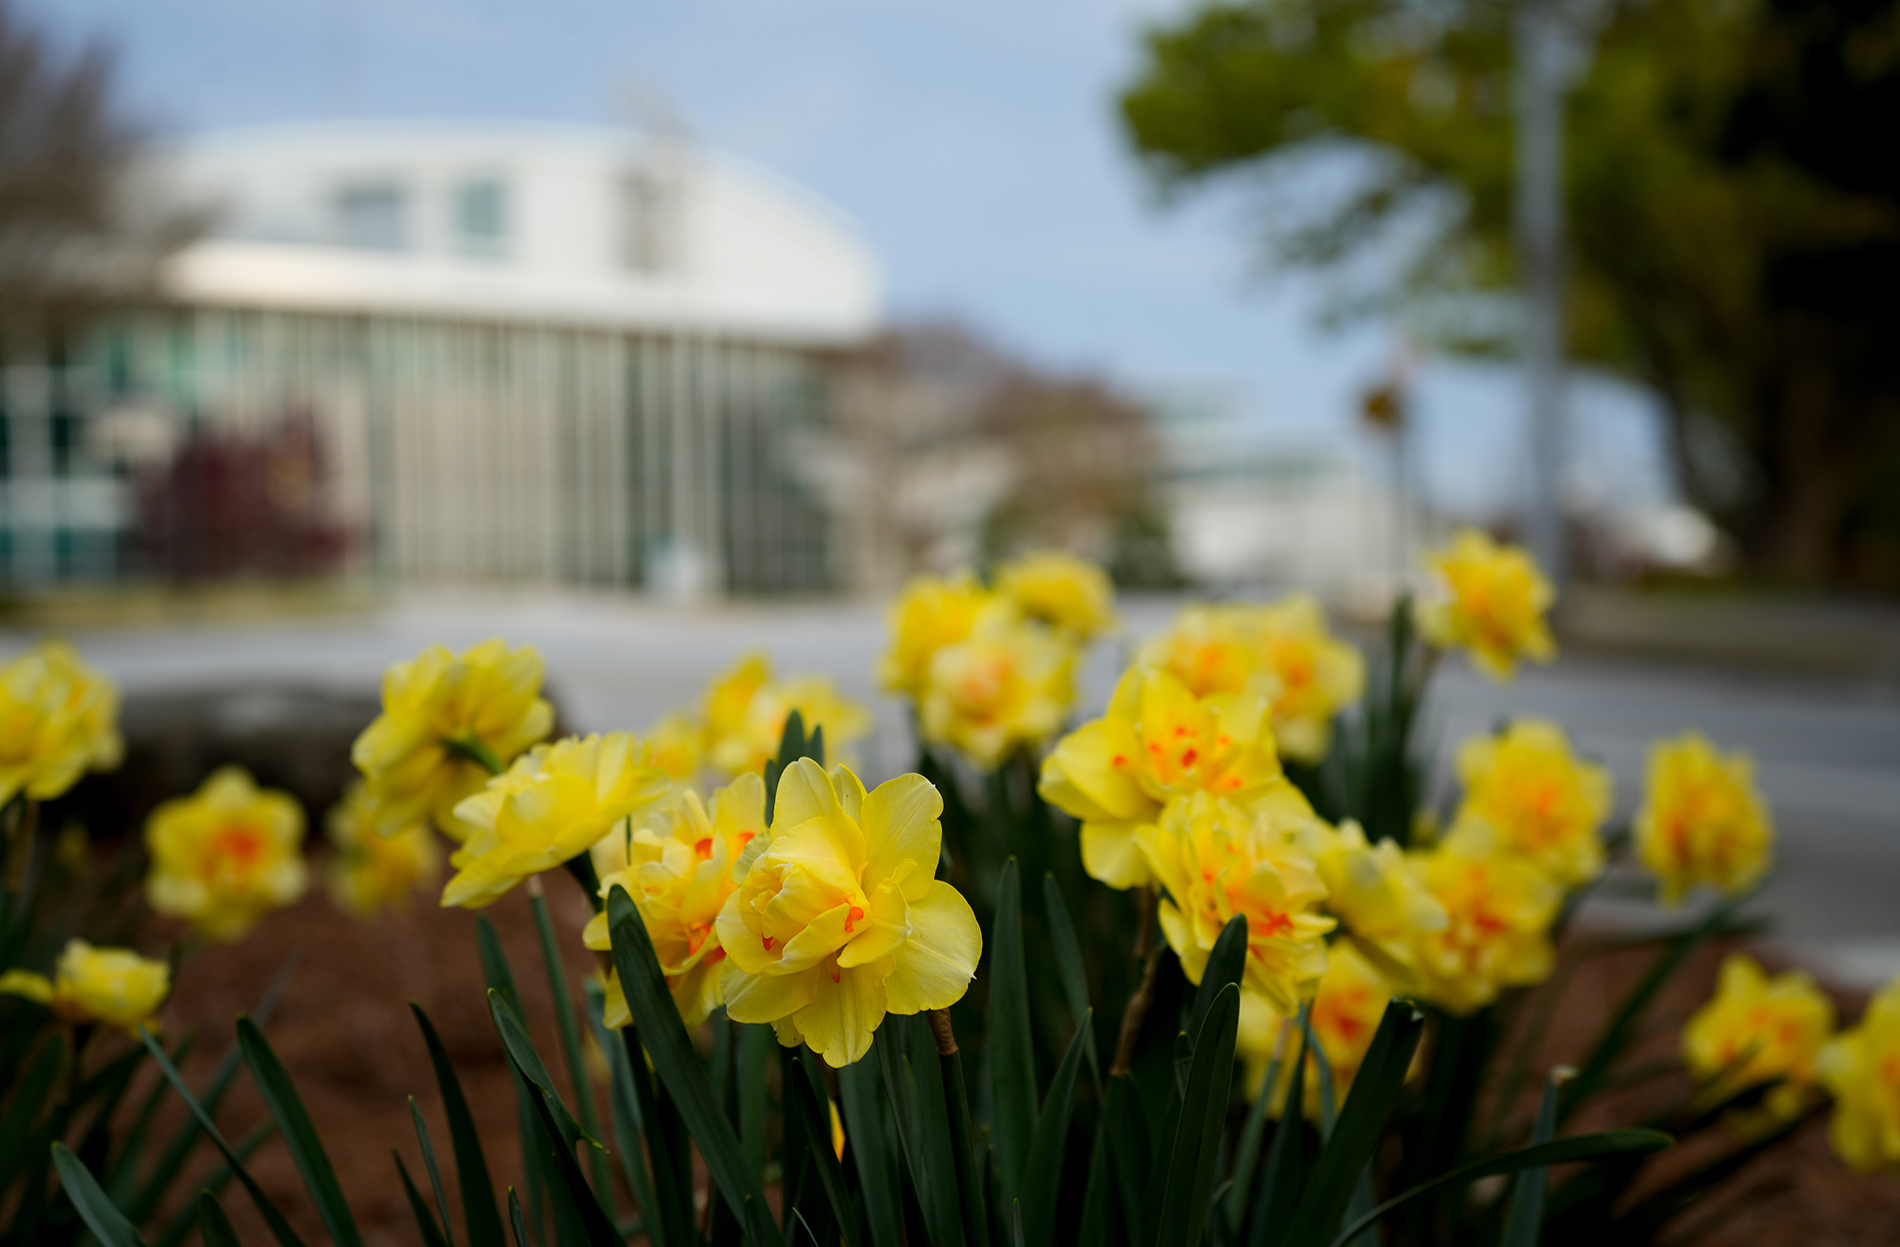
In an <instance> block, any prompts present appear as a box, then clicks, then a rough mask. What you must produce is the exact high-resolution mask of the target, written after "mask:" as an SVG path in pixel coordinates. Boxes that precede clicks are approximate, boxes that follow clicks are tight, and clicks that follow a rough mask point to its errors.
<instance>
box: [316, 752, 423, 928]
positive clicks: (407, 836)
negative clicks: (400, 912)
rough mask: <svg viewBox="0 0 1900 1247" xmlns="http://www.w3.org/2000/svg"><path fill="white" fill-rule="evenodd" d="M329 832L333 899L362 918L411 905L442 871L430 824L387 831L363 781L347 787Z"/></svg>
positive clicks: (328, 876) (327, 827) (329, 822)
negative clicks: (418, 893) (388, 832)
mask: <svg viewBox="0 0 1900 1247" xmlns="http://www.w3.org/2000/svg"><path fill="white" fill-rule="evenodd" d="M324 834H325V835H326V836H327V837H328V839H329V841H330V848H331V855H330V862H329V866H328V869H327V872H326V876H325V882H326V883H327V884H328V886H329V891H330V899H331V900H333V901H335V902H336V904H337V907H338V908H339V909H342V910H343V911H344V912H345V913H349V914H353V915H355V916H356V917H358V918H370V917H374V916H375V915H376V914H378V913H380V912H381V911H383V910H385V909H407V908H408V907H409V905H410V902H411V901H412V900H413V899H414V897H415V893H416V891H417V890H418V889H420V888H426V887H428V886H430V885H431V884H433V883H434V882H435V880H436V879H437V878H438V877H440V875H441V872H442V850H441V847H440V846H439V845H438V844H437V842H436V839H435V833H434V832H432V831H431V830H430V829H429V827H428V825H427V824H426V823H412V824H410V825H409V826H407V827H405V828H403V829H402V830H401V831H398V832H397V833H395V834H394V835H389V836H386V835H384V834H383V833H382V830H381V827H380V816H379V811H378V810H377V807H376V802H375V801H374V800H373V799H372V798H371V797H370V795H369V790H368V788H366V787H365V786H364V785H363V784H362V783H361V782H360V781H359V782H357V783H353V784H351V785H350V786H349V787H348V788H347V789H345V790H344V793H343V800H342V801H340V802H338V803H337V804H336V806H335V807H334V808H332V809H331V811H330V812H329V814H328V815H327V816H326V817H325V819H324Z"/></svg>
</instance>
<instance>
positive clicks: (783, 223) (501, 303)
mask: <svg viewBox="0 0 1900 1247" xmlns="http://www.w3.org/2000/svg"><path fill="white" fill-rule="evenodd" d="M166 164H167V165H168V166H169V171H170V173H171V178H172V180H174V181H175V182H177V183H178V184H179V187H180V189H181V190H182V191H183V192H184V193H185V194H186V195H187V196H188V197H190V199H191V200H192V201H194V202H206V201H208V202H209V204H210V205H211V206H212V207H213V208H214V209H215V210H216V211H217V213H218V215H217V218H216V224H215V225H214V227H213V230H212V232H211V234H210V236H208V237H207V238H205V239H203V240H201V241H199V242H197V243H194V244H193V245H191V246H190V247H187V248H186V249H185V250H183V251H182V252H181V253H180V254H179V255H178V256H177V257H176V258H175V259H174V261H173V262H172V265H171V268H170V270H169V273H168V277H167V288H168V290H169V292H170V293H171V294H172V295H173V296H174V297H176V298H178V299H180V300H183V301H186V302H202V303H212V304H218V305H241V306H250V307H270V308H281V309H298V310H310V311H333V312H365V313H369V312H383V313H390V314H420V315H444V316H451V317H457V318H471V319H483V320H502V321H508V322H523V321H528V322H554V323H563V324H580V325H589V326H598V327H601V328H619V329H637V328H649V329H669V328H681V329H689V330H693V331H698V332H711V333H730V334H734V335H739V336H747V337H763V338H768V339H775V340H785V341H791V342H799V343H809V344H833V343H847V342H851V341H854V340H856V339H859V338H862V337H864V336H865V335H867V334H869V333H870V332H872V331H873V330H874V329H875V328H876V324H877V321H878V317H879V313H880V302H881V284H882V281H881V274H880V272H879V269H878V264H877V261H876V259H875V257H874V256H873V255H872V254H871V252H870V250H869V248H868V247H867V246H866V245H865V243H864V241H863V240H862V238H861V237H860V236H859V234H858V232H857V231H856V229H855V228H854V227H853V226H852V224H851V223H850V221H849V220H847V219H846V218H845V217H844V216H843V215H842V214H841V213H840V212H838V211H837V210H836V209H835V208H832V207H831V206H830V205H829V204H827V203H825V202H824V201H823V200H821V199H819V198H817V197H816V196H814V195H812V194H810V193H809V192H806V191H804V190H802V189H801V188H799V187H797V186H795V185H793V184H792V183H790V182H787V181H785V180H784V179H782V178H779V177H777V176H775V175H773V174H771V173H770V172H768V171H766V170H764V169H762V168H759V167H758V166H755V165H752V164H749V163H747V162H744V161H741V160H739V159H737V158H735V157H732V156H728V155H724V154H720V153H716V152H712V151H708V150H706V149H705V148H701V147H692V146H686V145H684V144H679V143H668V142H663V141H659V140H656V139H654V138H652V137H647V136H640V135H636V134H633V133H629V132H619V131H614V130H607V129H588V128H581V127H565V126H549V125H533V124H516V123H504V124H494V123H478V122H451V123H441V122H430V123H411V122H345V123H322V124H307V125H293V126H273V127H268V128H261V129H252V130H242V131H232V132H224V133H214V134H206V135H202V136H197V137H193V138H190V139H187V140H184V141H183V142H181V143H179V144H178V145H177V146H176V147H175V148H174V149H172V150H171V151H170V152H168V153H167V158H166Z"/></svg>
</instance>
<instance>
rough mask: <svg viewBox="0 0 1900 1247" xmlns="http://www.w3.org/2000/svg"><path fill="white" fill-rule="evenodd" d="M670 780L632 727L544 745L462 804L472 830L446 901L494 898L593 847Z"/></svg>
mask: <svg viewBox="0 0 1900 1247" xmlns="http://www.w3.org/2000/svg"><path fill="white" fill-rule="evenodd" d="M670 783H671V781H670V780H668V779H667V777H666V772H664V771H662V770H660V769H659V768H658V767H654V766H649V765H648V764H647V759H646V757H645V756H644V754H643V752H642V751H641V750H640V749H639V748H638V746H636V745H635V743H634V740H633V737H631V736H629V735H627V734H626V733H625V732H615V733H612V734H610V735H607V736H587V737H576V736H569V737H566V738H565V739H562V740H557V741H555V742H554V743H553V744H551V745H536V746H535V747H534V748H533V749H530V750H529V751H528V752H527V753H526V754H524V755H522V756H521V757H520V758H518V759H516V760H515V764H514V765H513V766H511V767H509V768H508V769H507V771H505V772H503V773H502V774H500V775H497V776H495V778H493V779H491V780H490V781H488V785H487V786H486V787H485V788H483V789H482V790H481V791H480V792H478V793H476V794H475V795H474V796H472V797H470V798H468V799H467V800H466V801H464V802H462V804H460V805H458V806H456V807H455V817H456V818H458V819H460V820H461V821H462V822H463V823H464V824H465V825H466V826H467V827H468V828H469V829H470V830H469V836H468V839H467V840H466V841H464V842H463V844H462V847H461V848H460V849H458V850H456V852H455V855H454V856H453V857H451V858H450V859H449V864H450V865H452V866H454V867H455V870H456V873H455V875H454V876H453V877H452V878H451V879H450V880H449V882H448V886H446V887H445V888H443V889H442V904H443V905H444V906H445V907H446V906H451V905H460V906H462V907H463V908H464V909H480V908H481V907H482V906H484V905H489V904H492V903H493V902H495V901H496V900H498V899H500V897H501V896H502V895H503V894H504V893H505V892H507V891H508V890H509V889H510V888H512V887H514V886H515V885H516V884H517V883H520V882H521V881H522V880H523V879H526V878H527V877H528V876H529V875H535V874H539V873H541V872H542V871H544V870H552V869H554V868H555V867H556V866H559V865H560V864H561V863H563V862H565V861H567V860H568V859H569V858H571V857H576V856H579V855H580V854H582V853H585V852H587V850H588V849H589V848H591V847H593V845H594V842H595V841H597V840H599V839H601V838H602V837H604V836H605V835H607V833H608V832H609V831H611V830H612V829H613V827H614V824H616V823H618V822H620V820H621V819H624V818H626V817H628V816H629V815H631V814H633V813H634V812H635V811H637V810H639V809H641V808H642V807H643V806H646V805H649V804H651V803H652V802H654V801H655V800H657V799H659V798H660V797H661V796H663V795H665V793H666V791H667V788H668V786H669V785H670Z"/></svg>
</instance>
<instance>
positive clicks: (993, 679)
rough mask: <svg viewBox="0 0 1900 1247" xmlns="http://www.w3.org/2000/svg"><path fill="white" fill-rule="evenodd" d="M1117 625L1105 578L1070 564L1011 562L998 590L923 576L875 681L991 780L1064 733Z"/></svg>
mask: <svg viewBox="0 0 1900 1247" xmlns="http://www.w3.org/2000/svg"><path fill="white" fill-rule="evenodd" d="M1114 627H1115V615H1114V610H1113V591H1112V586H1111V585H1110V583H1109V580H1108V576H1107V574H1106V573H1104V572H1103V571H1102V569H1101V568H1099V567H1096V566H1095V565H1093V564H1091V563H1086V562H1084V561H1082V560H1080V559H1077V558H1074V557H1072V556H1070V555H1066V554H1061V553H1057V552H1043V553H1038V554H1031V555H1027V556H1025V557H1023V558H1021V559H1018V560H1015V561H1014V562H1010V563H1005V564H1004V565H1002V566H1001V567H1000V568H998V569H997V573H996V579H995V585H994V587H993V588H991V587H985V586H984V585H982V584H981V583H979V582H978V581H977V580H976V578H975V577H974V576H973V575H971V574H969V573H967V572H964V573H959V574H958V575H956V576H953V577H950V578H947V579H939V578H937V577H934V576H923V577H919V578H917V579H915V580H913V581H912V582H911V583H910V584H909V585H908V586H906V588H905V589H904V591H903V593H902V594H900V595H899V596H898V599H897V601H896V602H895V603H894V604H893V605H892V607H891V610H890V634H891V642H890V648H889V649H888V650H887V651H886V652H885V654H884V656H883V658H882V660H881V661H880V662H879V665H878V678H879V682H880V683H881V684H882V685H883V686H884V688H885V689H886V690H887V691H889V692H893V693H897V694H899V695H900V696H903V697H906V698H908V699H910V700H911V701H912V702H913V704H914V705H915V707H916V711H917V726H918V730H919V732H920V733H921V734H922V736H923V739H924V741H925V743H926V744H929V745H932V746H943V747H948V748H951V749H955V750H957V751H958V752H960V753H962V754H963V755H964V756H965V757H967V758H969V759H970V760H971V761H973V762H975V763H976V764H977V765H978V766H979V767H981V768H983V769H985V770H994V769H996V768H997V767H999V766H1001V765H1002V764H1003V762H1004V761H1005V760H1006V759H1007V758H1008V757H1009V756H1010V755H1011V754H1012V753H1014V752H1016V751H1017V750H1021V749H1029V750H1036V749H1039V748H1041V746H1042V745H1043V743H1044V742H1046V741H1047V740H1048V739H1049V738H1050V737H1051V736H1053V735H1055V733H1056V732H1057V731H1058V730H1059V729H1060V728H1061V726H1062V721H1063V718H1064V717H1065V716H1066V715H1067V714H1068V713H1069V709H1070V707H1071V706H1073V705H1074V702H1075V667H1076V664H1077V662H1078V660H1079V658H1080V655H1081V651H1082V648H1083V647H1084V646H1085V645H1086V644H1087V643H1088V642H1089V641H1090V640H1092V639H1094V638H1095V637H1097V636H1099V635H1100V634H1102V633H1104V632H1106V631H1109V630H1111V629H1112V628H1114Z"/></svg>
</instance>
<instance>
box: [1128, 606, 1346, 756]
mask: <svg viewBox="0 0 1900 1247" xmlns="http://www.w3.org/2000/svg"><path fill="white" fill-rule="evenodd" d="M1136 661H1137V663H1138V665H1140V666H1144V667H1157V668H1160V669H1162V670H1165V671H1167V672H1169V673H1170V674H1171V675H1173V676H1174V677H1175V678H1176V679H1178V680H1179V681H1181V683H1182V684H1184V685H1186V686H1187V688H1188V689H1189V690H1190V691H1191V692H1193V693H1194V694H1195V695H1196V696H1199V697H1207V696H1213V695H1230V694H1242V693H1245V694H1250V695H1253V696H1258V697H1262V698H1265V699H1266V701H1267V703H1268V704H1269V705H1270V706H1271V707H1272V708H1273V734H1274V738H1275V739H1276V740H1277V741H1278V743H1279V748H1280V751H1281V752H1282V753H1284V754H1285V755H1286V756H1287V757H1289V758H1293V759H1295V760H1296V761H1300V762H1306V763H1317V762H1319V761H1320V760H1321V759H1323V758H1324V757H1325V756H1326V754H1327V752H1328V751H1329V750H1330V749H1331V748H1332V738H1333V720H1334V718H1335V717H1337V716H1338V714H1339V713H1340V711H1342V710H1343V709H1345V708H1346V707H1347V706H1349V705H1351V704H1352V703H1353V702H1355V701H1357V700H1359V696H1360V694H1361V693H1362V692H1364V690H1365V684H1366V664H1365V659H1364V658H1363V657H1361V656H1360V653H1359V651H1358V650H1357V649H1355V648H1354V647H1353V646H1352V645H1350V644H1348V643H1347V642H1344V641H1341V640H1339V639H1338V638H1337V637H1334V636H1333V635H1332V634H1331V633H1329V632H1328V631H1327V628H1326V611H1325V609H1324V608H1323V607H1321V606H1320V604H1319V603H1318V602H1317V601H1316V600H1314V598H1313V597H1312V596H1311V595H1309V594H1305V593H1295V594H1292V595H1290V596H1288V597H1285V598H1282V599H1281V600H1279V601H1278V602H1274V603H1270V604H1267V605H1257V604H1246V603H1236V604H1229V605H1223V606H1192V607H1189V608H1188V609H1186V610H1184V611H1182V612H1181V615H1180V617H1179V618H1178V619H1176V620H1175V623H1174V626H1173V627H1171V628H1169V629H1168V631H1166V632H1164V633H1162V634H1161V635H1160V636H1157V637H1154V638H1153V639H1151V640H1149V641H1148V642H1147V643H1146V644H1144V645H1143V646H1142V648H1141V652H1140V654H1139V656H1138V657H1137V660H1136Z"/></svg>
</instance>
